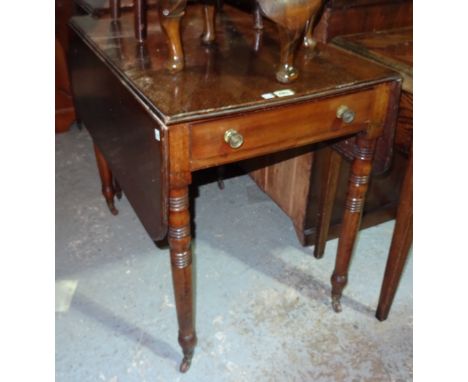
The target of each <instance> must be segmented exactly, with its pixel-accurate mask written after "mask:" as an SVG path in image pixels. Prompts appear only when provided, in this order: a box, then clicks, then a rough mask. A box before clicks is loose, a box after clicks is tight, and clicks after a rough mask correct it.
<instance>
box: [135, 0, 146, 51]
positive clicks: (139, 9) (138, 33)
mask: <svg viewBox="0 0 468 382" xmlns="http://www.w3.org/2000/svg"><path fill="white" fill-rule="evenodd" d="M146 14H147V8H146V0H135V2H134V7H133V16H134V27H135V38H136V39H137V41H138V42H139V43H140V44H141V43H142V42H143V41H145V40H146V35H147V29H148V21H147V17H146Z"/></svg>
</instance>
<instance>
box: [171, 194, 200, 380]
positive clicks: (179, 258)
mask: <svg viewBox="0 0 468 382" xmlns="http://www.w3.org/2000/svg"><path fill="white" fill-rule="evenodd" d="M168 237H169V246H170V252H171V269H172V281H173V284H174V295H175V303H176V309H177V320H178V323H179V344H180V346H181V347H182V351H183V353H184V359H183V360H182V363H181V364H180V371H181V372H182V373H185V372H186V371H187V370H188V369H189V367H190V364H191V362H192V357H193V351H194V349H195V345H196V343H197V336H196V334H195V326H194V317H193V291H192V251H191V248H190V241H191V237H190V213H189V198H188V187H183V188H172V189H171V190H170V192H169V233H168Z"/></svg>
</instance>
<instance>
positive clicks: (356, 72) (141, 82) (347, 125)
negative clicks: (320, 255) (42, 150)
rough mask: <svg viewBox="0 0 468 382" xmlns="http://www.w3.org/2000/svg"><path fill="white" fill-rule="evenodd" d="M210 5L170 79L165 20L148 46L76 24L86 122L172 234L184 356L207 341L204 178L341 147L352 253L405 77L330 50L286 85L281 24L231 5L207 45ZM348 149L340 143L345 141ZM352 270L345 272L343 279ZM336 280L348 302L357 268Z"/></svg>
mask: <svg viewBox="0 0 468 382" xmlns="http://www.w3.org/2000/svg"><path fill="white" fill-rule="evenodd" d="M201 12H202V8H201V7H200V6H193V7H189V8H188V12H187V13H188V14H187V16H186V17H185V18H184V21H183V24H182V40H183V41H184V46H185V47H186V48H185V49H186V51H185V69H184V70H183V71H181V72H179V73H177V74H170V73H168V72H167V70H166V69H165V68H164V67H165V64H166V61H167V59H168V50H167V44H166V40H165V37H164V35H163V33H162V30H161V28H160V24H159V23H158V20H156V19H157V17H158V15H157V13H156V12H149V14H148V21H149V22H148V37H147V39H146V41H145V42H144V43H142V44H139V43H138V41H137V40H136V39H135V37H134V31H133V17H132V15H131V14H130V15H127V14H123V15H122V17H121V18H120V19H119V20H118V21H112V19H111V18H110V17H103V18H93V17H92V16H78V17H74V18H73V19H72V20H71V22H70V26H71V29H72V31H73V33H72V43H71V49H70V65H71V80H72V86H73V91H74V95H75V100H76V107H77V110H78V113H79V115H80V118H81V120H82V122H83V124H84V125H85V126H86V128H87V129H88V130H89V132H90V134H91V136H92V138H93V141H94V144H95V145H96V147H97V148H98V150H99V151H100V153H101V154H102V157H103V159H104V160H105V161H106V162H107V164H108V166H109V168H110V169H111V171H112V173H113V174H115V176H116V178H117V179H118V180H119V183H120V186H121V187H122V190H123V191H124V192H125V194H126V196H127V198H128V200H129V202H130V203H131V205H132V206H133V208H134V209H135V211H136V213H137V215H138V217H139V218H140V220H141V222H142V224H143V226H144V227H145V228H146V230H147V232H148V234H149V235H150V236H151V237H152V239H154V240H160V239H163V238H164V237H166V235H167V237H168V241H169V246H170V258H171V269H172V277H173V285H174V294H175V302H176V310H177V318H178V324H179V337H178V338H179V344H180V345H181V347H182V350H183V354H184V358H183V361H182V363H181V366H180V370H181V371H182V372H185V371H187V370H188V368H189V367H190V363H191V359H192V355H193V351H194V348H195V345H196V342H197V337H196V334H195V323H194V316H193V307H194V304H193V295H192V294H193V293H192V252H191V248H190V242H191V228H190V215H189V195H188V190H189V185H190V183H191V177H192V172H194V171H197V170H200V169H204V168H209V167H214V166H218V165H222V164H225V163H232V162H237V161H241V160H244V159H248V158H254V157H258V156H261V155H266V154H270V153H273V152H279V151H282V150H288V149H292V148H298V147H305V148H308V147H309V146H310V145H312V144H314V143H317V142H325V141H329V142H330V143H331V144H334V145H335V146H336V147H339V145H340V144H341V142H342V141H343V140H344V139H346V144H343V146H342V147H341V149H340V150H341V152H342V153H343V150H348V151H349V152H348V155H352V156H353V158H354V161H353V164H352V167H351V171H350V178H349V184H348V186H347V187H348V196H347V199H346V208H345V211H344V215H343V225H342V231H341V235H340V239H339V246H338V253H339V254H341V255H342V256H345V257H347V256H350V254H351V252H352V249H353V244H354V241H355V237H356V233H357V231H358V228H359V222H360V217H361V210H362V206H363V204H364V197H365V193H366V189H367V184H368V180H369V175H370V173H371V167H372V156H373V153H374V147H375V146H376V140H377V139H378V138H379V137H380V136H381V135H382V134H383V126H384V121H385V119H386V118H387V115H388V113H389V112H390V111H392V112H393V110H394V109H395V105H396V103H397V100H398V96H399V92H400V85H401V78H400V77H399V75H398V74H396V73H395V72H393V71H391V70H390V69H387V68H384V67H381V66H378V65H376V64H373V63H371V62H367V61H365V60H363V59H360V58H358V57H355V56H353V55H351V54H348V53H345V52H342V51H340V50H339V49H337V48H333V47H331V46H327V45H323V44H318V45H317V47H316V48H315V50H309V49H305V48H301V50H300V51H299V52H298V54H297V66H298V68H299V69H300V71H301V80H300V81H296V82H294V83H292V84H288V85H282V84H279V83H278V82H277V81H276V80H275V76H274V73H275V68H276V62H277V59H278V54H279V52H278V49H277V46H278V45H277V43H278V41H277V40H275V33H274V29H272V30H270V29H269V28H270V25H269V24H266V25H265V29H264V31H263V32H258V31H255V30H254V29H252V19H251V16H250V15H248V14H245V13H243V12H241V11H238V10H236V9H234V8H231V7H228V6H225V7H224V10H223V12H222V14H221V15H220V17H219V18H218V19H217V25H216V28H217V34H218V39H217V44H216V45H215V46H213V47H209V48H207V47H203V46H202V45H201V44H200V38H199V36H200V34H201V31H202V30H203V25H202V23H203V20H202V17H201ZM337 145H338V146H337ZM340 272H341V273H340ZM335 276H336V277H335V278H334V279H333V296H332V297H333V301H334V303H335V304H339V300H340V297H341V290H342V288H343V287H344V285H345V283H346V269H341V270H339V272H338V273H337V274H336V275H335Z"/></svg>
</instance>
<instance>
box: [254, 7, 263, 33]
mask: <svg viewBox="0 0 468 382" xmlns="http://www.w3.org/2000/svg"><path fill="white" fill-rule="evenodd" d="M253 19H254V29H256V30H262V29H263V17H262V13H261V12H260V5H258V2H257V1H255V6H254V11H253Z"/></svg>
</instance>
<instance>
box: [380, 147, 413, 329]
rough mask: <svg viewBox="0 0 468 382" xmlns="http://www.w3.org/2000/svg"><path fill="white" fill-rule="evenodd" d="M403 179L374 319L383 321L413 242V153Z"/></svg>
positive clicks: (388, 310)
mask: <svg viewBox="0 0 468 382" xmlns="http://www.w3.org/2000/svg"><path fill="white" fill-rule="evenodd" d="M407 166H408V167H407V169H406V174H405V178H404V180H403V185H402V188H401V192H400V202H399V205H398V211H397V216H396V222H395V229H394V231H393V237H392V244H391V246H390V252H389V254H388V259H387V266H386V268H385V275H384V279H383V282H382V289H381V290H380V299H379V305H378V307H377V312H376V317H377V319H379V320H380V321H384V320H386V319H387V317H388V313H389V312H390V308H391V306H392V302H393V298H394V297H395V292H396V289H397V287H398V283H399V282H400V278H401V273H402V272H403V268H404V266H405V263H406V259H407V257H408V252H409V249H410V247H411V243H412V241H413V153H412V152H411V153H410V158H409V161H408V165H407Z"/></svg>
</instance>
